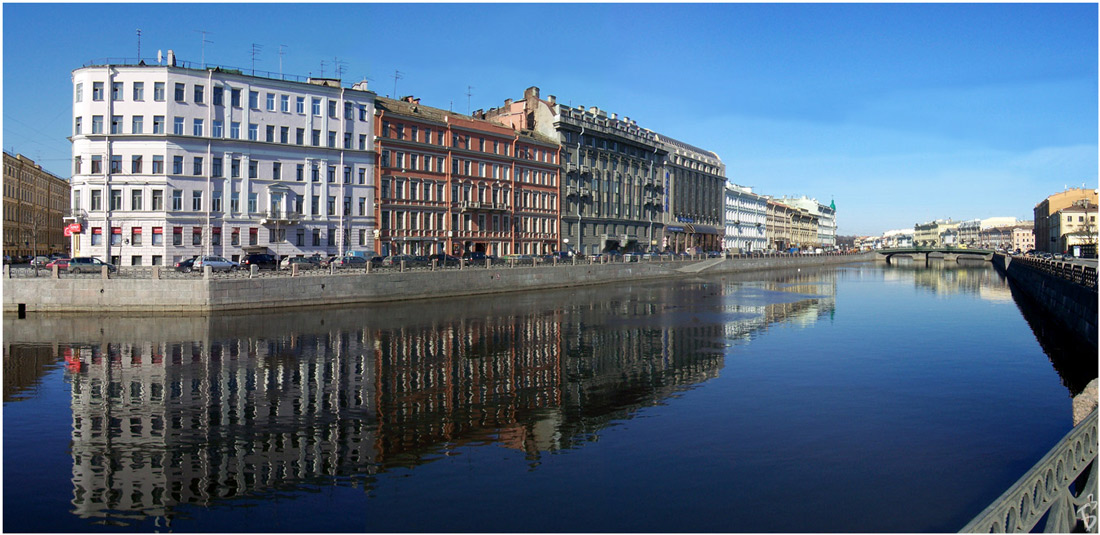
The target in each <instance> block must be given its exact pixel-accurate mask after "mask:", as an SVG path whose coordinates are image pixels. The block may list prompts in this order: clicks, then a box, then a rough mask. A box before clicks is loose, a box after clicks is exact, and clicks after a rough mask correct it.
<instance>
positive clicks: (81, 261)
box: [69, 256, 118, 273]
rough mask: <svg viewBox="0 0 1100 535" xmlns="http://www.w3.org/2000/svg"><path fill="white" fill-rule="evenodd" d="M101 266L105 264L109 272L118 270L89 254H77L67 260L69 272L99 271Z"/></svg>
mask: <svg viewBox="0 0 1100 535" xmlns="http://www.w3.org/2000/svg"><path fill="white" fill-rule="evenodd" d="M103 266H107V271H108V272H109V273H114V272H116V271H118V268H117V267H115V266H114V265H112V264H108V263H106V262H104V261H102V260H100V259H98V258H95V257H91V256H78V257H76V258H73V259H71V260H69V273H99V271H100V270H101V269H103Z"/></svg>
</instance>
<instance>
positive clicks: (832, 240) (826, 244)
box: [776, 195, 836, 249]
mask: <svg viewBox="0 0 1100 535" xmlns="http://www.w3.org/2000/svg"><path fill="white" fill-rule="evenodd" d="M776 200H777V201H779V202H781V203H783V204H785V205H787V206H792V207H794V208H799V209H801V210H804V211H806V212H808V213H809V214H810V215H812V216H814V217H816V218H817V230H816V231H817V236H816V237H815V238H813V239H812V240H807V244H808V243H809V242H811V241H812V242H816V243H815V245H817V246H819V247H822V248H824V249H834V248H835V247H836V203H833V202H830V203H829V204H827V205H826V204H821V203H820V202H818V201H817V199H811V198H809V197H806V196H805V195H803V196H801V197H780V198H779V199H776Z"/></svg>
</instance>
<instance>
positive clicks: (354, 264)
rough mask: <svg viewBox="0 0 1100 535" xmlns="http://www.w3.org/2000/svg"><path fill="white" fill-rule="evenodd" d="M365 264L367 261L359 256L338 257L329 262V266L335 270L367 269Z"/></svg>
mask: <svg viewBox="0 0 1100 535" xmlns="http://www.w3.org/2000/svg"><path fill="white" fill-rule="evenodd" d="M367 262H368V260H367V259H366V258H363V257H361V256H338V257H336V258H334V259H333V260H332V261H331V262H329V264H330V265H332V266H333V267H335V268H336V269H343V268H365V267H367Z"/></svg>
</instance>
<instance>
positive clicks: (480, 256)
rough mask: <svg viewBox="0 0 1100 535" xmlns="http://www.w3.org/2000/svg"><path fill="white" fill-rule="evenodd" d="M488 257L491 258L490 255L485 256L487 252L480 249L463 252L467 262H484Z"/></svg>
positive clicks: (463, 257)
mask: <svg viewBox="0 0 1100 535" xmlns="http://www.w3.org/2000/svg"><path fill="white" fill-rule="evenodd" d="M488 258H489V257H488V256H485V253H483V252H480V251H471V252H468V253H462V259H463V260H466V261H467V262H478V263H483V262H485V260H486V259H488Z"/></svg>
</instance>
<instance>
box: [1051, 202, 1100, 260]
mask: <svg viewBox="0 0 1100 535" xmlns="http://www.w3.org/2000/svg"><path fill="white" fill-rule="evenodd" d="M1096 215H1097V205H1096V204H1095V203H1092V202H1089V201H1088V200H1085V199H1082V200H1078V201H1075V202H1074V203H1073V204H1072V205H1070V206H1067V207H1066V208H1062V209H1061V210H1058V211H1057V212H1055V213H1053V214H1051V215H1050V218H1049V219H1048V226H1049V228H1050V234H1051V236H1056V237H1057V239H1056V240H1055V241H1054V242H1053V244H1052V247H1054V251H1052V252H1055V253H1072V252H1074V248H1075V247H1078V246H1080V247H1081V254H1082V255H1083V256H1095V255H1096Z"/></svg>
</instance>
